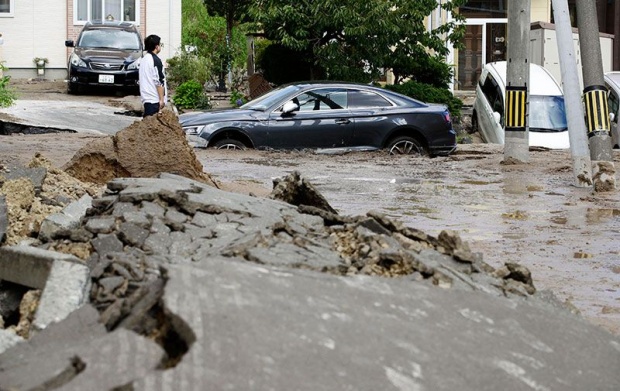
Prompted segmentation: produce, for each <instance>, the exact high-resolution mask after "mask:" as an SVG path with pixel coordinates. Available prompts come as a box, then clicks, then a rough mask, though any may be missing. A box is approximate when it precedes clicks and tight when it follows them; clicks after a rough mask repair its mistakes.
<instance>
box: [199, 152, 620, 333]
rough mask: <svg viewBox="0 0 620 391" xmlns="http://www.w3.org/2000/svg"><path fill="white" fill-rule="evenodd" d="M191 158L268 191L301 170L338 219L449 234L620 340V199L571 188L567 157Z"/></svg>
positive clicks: (273, 155) (256, 154)
mask: <svg viewBox="0 0 620 391" xmlns="http://www.w3.org/2000/svg"><path fill="white" fill-rule="evenodd" d="M614 153H615V155H614V157H615V160H616V162H615V165H616V166H619V159H620V154H619V153H620V151H614ZM197 156H198V159H199V160H200V161H201V162H202V163H203V166H204V167H205V171H207V172H209V173H210V174H211V175H213V177H214V178H216V179H219V180H221V181H226V182H232V183H234V182H237V183H239V184H240V185H241V184H248V183H251V184H253V185H254V186H263V187H265V188H269V189H271V188H272V186H273V179H275V178H278V177H282V176H284V175H287V174H290V173H291V172H293V171H298V172H300V173H301V175H303V176H304V177H305V178H306V179H307V180H308V181H309V182H310V183H312V184H313V185H314V187H315V188H316V189H317V190H318V191H319V192H320V193H321V194H322V195H323V196H324V197H325V198H326V199H327V201H328V202H329V203H330V205H332V206H333V207H334V209H336V210H337V211H338V212H340V213H342V214H346V215H359V214H365V213H366V212H367V211H369V210H376V211H379V212H382V213H385V214H387V215H389V216H390V217H395V218H399V219H400V220H401V221H403V222H404V223H405V224H406V225H409V226H411V227H414V228H418V229H421V230H424V231H425V232H428V233H429V234H432V235H437V234H438V233H439V232H440V231H441V230H444V229H451V230H455V231H457V232H459V233H460V235H461V237H462V238H463V239H464V240H466V241H468V242H469V243H470V246H471V248H472V251H480V252H482V253H483V257H484V261H486V262H487V263H489V264H491V265H492V266H496V267H497V266H499V265H502V264H503V263H504V262H514V263H519V264H522V265H524V266H526V267H528V268H530V270H532V273H533V277H534V285H535V286H536V288H537V289H542V290H544V289H548V290H552V291H553V292H554V293H555V294H556V295H557V296H558V297H559V298H560V299H561V300H562V301H567V302H568V303H570V304H572V305H574V306H575V307H576V308H577V309H578V310H579V311H580V312H581V313H582V315H583V316H584V317H585V318H587V319H589V320H590V321H592V322H593V323H596V324H599V325H601V326H603V327H605V328H606V329H608V330H610V331H611V332H613V333H615V334H620V246H619V245H618V243H617V237H618V233H620V195H619V192H618V190H616V191H611V192H596V193H595V192H593V190H592V188H583V187H576V186H575V185H574V183H575V179H574V178H573V173H572V169H571V157H570V152H569V151H563V150H532V151H530V161H529V162H528V163H524V164H502V162H503V160H504V156H503V149H502V148H501V146H495V145H485V144H472V145H463V146H461V147H460V148H459V151H457V153H456V154H454V155H452V156H450V157H447V158H434V159H428V158H412V157H394V156H389V155H386V154H384V153H383V152H362V153H349V154H345V155H318V154H315V153H313V152H311V151H303V152H273V151H239V152H231V151H214V150H198V151H197Z"/></svg>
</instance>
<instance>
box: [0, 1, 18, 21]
mask: <svg viewBox="0 0 620 391" xmlns="http://www.w3.org/2000/svg"><path fill="white" fill-rule="evenodd" d="M13 1H14V0H0V17H3V16H13V10H14V9H15V5H13Z"/></svg>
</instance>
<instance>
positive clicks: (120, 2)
mask: <svg viewBox="0 0 620 391" xmlns="http://www.w3.org/2000/svg"><path fill="white" fill-rule="evenodd" d="M0 1H3V0H0ZM7 1H8V0H7ZM11 1H12V0H11ZM74 1H75V8H74V14H75V22H76V24H82V23H85V22H87V21H89V20H116V21H121V22H134V23H136V24H139V23H140V21H139V20H138V16H139V15H140V12H139V10H138V9H137V8H138V7H139V6H140V1H139V0H74Z"/></svg>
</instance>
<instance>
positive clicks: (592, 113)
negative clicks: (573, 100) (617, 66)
mask: <svg viewBox="0 0 620 391" xmlns="http://www.w3.org/2000/svg"><path fill="white" fill-rule="evenodd" d="M617 22H618V21H617ZM577 27H578V28H579V48H580V49H581V64H582V72H583V85H584V89H583V97H584V102H585V113H586V128H587V131H588V142H589V145H590V159H591V160H592V174H593V181H594V183H593V185H594V191H611V190H613V189H615V187H616V177H615V169H614V163H613V158H612V151H611V150H612V148H611V137H610V135H609V131H610V129H611V124H610V121H609V106H608V105H607V88H606V87H605V79H604V77H603V58H602V55H601V43H600V39H599V27H598V16H597V12H596V0H579V1H577Z"/></svg>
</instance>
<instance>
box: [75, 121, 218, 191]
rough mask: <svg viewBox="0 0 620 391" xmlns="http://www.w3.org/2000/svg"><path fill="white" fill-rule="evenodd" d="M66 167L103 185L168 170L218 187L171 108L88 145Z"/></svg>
mask: <svg viewBox="0 0 620 391" xmlns="http://www.w3.org/2000/svg"><path fill="white" fill-rule="evenodd" d="M63 170H64V171H65V172H67V173H68V174H70V175H72V176H73V177H75V178H77V179H79V180H81V181H83V182H91V183H98V184H102V185H103V184H105V183H107V182H108V181H109V180H111V179H113V178H151V177H154V176H156V175H157V174H159V173H161V172H167V173H172V174H177V175H181V176H184V177H186V178H190V179H195V180H197V181H201V182H204V183H208V184H210V185H212V186H216V187H217V184H216V183H215V182H214V181H213V179H212V178H211V177H210V176H209V175H208V174H205V173H204V172H203V167H202V164H201V163H200V162H199V161H198V159H197V158H196V154H195V153H194V149H193V148H192V147H190V146H189V144H188V143H187V141H186V138H185V133H184V132H183V129H182V128H181V125H180V124H179V119H178V118H177V116H176V114H174V112H172V111H170V110H164V111H162V112H161V113H160V114H158V115H153V116H149V117H146V118H144V119H143V120H141V121H136V122H134V123H133V124H132V125H130V126H128V127H127V128H125V129H123V130H121V131H119V132H118V133H116V134H115V135H114V136H110V137H105V138H101V139H97V140H96V141H94V142H92V143H90V144H88V145H86V146H84V147H83V148H82V149H80V150H79V151H78V152H77V153H76V154H75V155H74V156H73V158H72V159H71V160H70V161H69V162H68V163H67V164H66V165H65V166H64V167H63Z"/></svg>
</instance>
